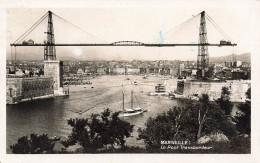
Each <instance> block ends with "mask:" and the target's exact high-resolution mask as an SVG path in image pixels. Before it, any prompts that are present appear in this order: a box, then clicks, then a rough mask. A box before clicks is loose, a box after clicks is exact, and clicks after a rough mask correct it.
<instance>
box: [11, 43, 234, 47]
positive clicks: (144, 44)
mask: <svg viewBox="0 0 260 163" xmlns="http://www.w3.org/2000/svg"><path fill="white" fill-rule="evenodd" d="M10 46H148V47H167V46H168V47H174V46H219V47H221V46H237V44H148V43H140V44H114V43H110V44H106V43H105V44H92V43H89V44H10Z"/></svg>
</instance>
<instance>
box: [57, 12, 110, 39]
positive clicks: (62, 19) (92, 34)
mask: <svg viewBox="0 0 260 163" xmlns="http://www.w3.org/2000/svg"><path fill="white" fill-rule="evenodd" d="M53 15H55V16H56V17H57V18H59V19H61V20H63V21H64V22H66V23H68V24H70V25H72V26H74V27H76V28H77V29H79V30H81V31H83V32H85V33H87V34H89V35H91V36H93V37H95V38H96V39H98V40H100V41H103V42H105V43H107V42H106V41H104V40H103V39H101V38H98V37H97V36H95V35H93V34H91V33H89V32H87V31H85V30H83V29H81V28H80V27H78V26H76V25H74V24H72V23H71V22H69V21H67V20H65V19H64V18H62V17H60V16H58V15H56V14H55V13H53Z"/></svg>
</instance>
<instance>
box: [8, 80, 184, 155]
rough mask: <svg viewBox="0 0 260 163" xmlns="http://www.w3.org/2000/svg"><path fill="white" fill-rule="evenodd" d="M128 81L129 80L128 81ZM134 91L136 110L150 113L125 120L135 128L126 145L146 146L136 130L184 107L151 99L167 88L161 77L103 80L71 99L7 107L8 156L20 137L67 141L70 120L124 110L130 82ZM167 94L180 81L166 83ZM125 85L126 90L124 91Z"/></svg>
mask: <svg viewBox="0 0 260 163" xmlns="http://www.w3.org/2000/svg"><path fill="white" fill-rule="evenodd" d="M127 78H129V79H130V80H127ZM134 81H136V82H137V85H135V84H133V85H132V86H133V91H134V98H133V101H134V104H133V105H134V107H141V108H144V109H147V110H148V112H145V113H143V114H141V115H136V116H132V117H122V119H124V120H125V121H128V122H129V123H131V124H133V125H135V126H134V131H133V133H132V136H133V137H131V138H128V139H127V145H131V146H143V145H144V143H143V141H142V140H136V138H137V137H138V133H137V129H138V128H139V127H141V128H144V126H145V122H146V121H147V119H148V118H149V117H155V116H156V115H157V114H159V113H162V112H164V111H167V110H168V109H169V108H171V107H173V106H183V105H184V103H183V102H182V100H177V99H175V100H171V99H169V98H168V97H165V96H149V95H148V93H149V92H153V91H154V90H155V86H156V85H157V84H159V83H161V84H164V83H165V80H162V79H161V78H160V77H155V76H154V77H153V76H152V77H149V78H148V79H143V78H142V76H135V75H133V76H124V75H118V76H100V77H96V78H94V79H92V80H91V82H92V84H91V85H77V86H70V87H69V89H70V95H69V96H67V97H55V98H50V99H41V100H35V101H30V102H23V103H20V104H17V105H7V106H6V107H7V108H6V121H7V126H6V128H7V129H6V130H7V131H6V137H7V144H6V145H7V146H6V148H7V153H11V151H10V145H12V144H14V143H16V142H17V140H18V138H19V137H22V136H26V135H28V136H29V135H30V134H31V133H36V134H43V133H46V134H48V135H49V136H50V137H51V136H59V137H61V139H66V138H67V136H68V135H69V134H70V133H71V127H70V126H69V125H68V124H67V120H68V119H70V118H89V117H90V115H91V114H100V113H101V112H102V111H103V110H105V109H106V108H109V109H110V110H111V111H113V112H115V111H120V110H122V105H123V104H122V103H123V100H122V88H123V90H124V94H125V107H126V108H129V107H130V100H131V99H130V97H131V94H130V92H131V82H132V83H133V82H134ZM166 81H167V82H166V85H167V86H166V88H167V90H171V91H173V90H174V89H176V86H177V79H175V78H173V79H169V80H166ZM122 83H123V85H124V86H123V87H122Z"/></svg>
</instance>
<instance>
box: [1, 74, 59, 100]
mask: <svg viewBox="0 0 260 163" xmlns="http://www.w3.org/2000/svg"><path fill="white" fill-rule="evenodd" d="M53 93H54V90H53V78H52V77H39V78H38V77H36V78H35V77H33V78H6V103H7V104H16V103H19V102H21V101H23V100H27V99H33V98H38V97H42V96H46V95H47V96H48V95H53Z"/></svg>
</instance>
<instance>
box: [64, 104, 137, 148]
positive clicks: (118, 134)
mask: <svg viewBox="0 0 260 163" xmlns="http://www.w3.org/2000/svg"><path fill="white" fill-rule="evenodd" d="M118 115H119V112H115V113H113V114H112V115H111V112H110V110H109V109H106V110H105V111H104V112H102V113H101V118H100V116H99V115H98V114H92V115H91V117H90V119H88V118H86V119H70V120H68V124H69V125H70V126H71V127H72V133H71V134H70V135H69V136H68V139H67V140H65V141H63V142H62V144H63V145H64V146H65V147H68V146H71V145H75V144H76V143H79V144H80V145H81V146H82V148H83V150H84V152H95V151H96V150H97V149H102V148H104V147H106V146H107V145H111V146H114V145H120V146H121V147H124V146H125V138H127V137H130V136H131V133H132V132H133V127H134V126H133V125H131V124H130V123H128V122H126V121H123V120H121V119H120V118H119V117H118Z"/></svg>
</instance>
